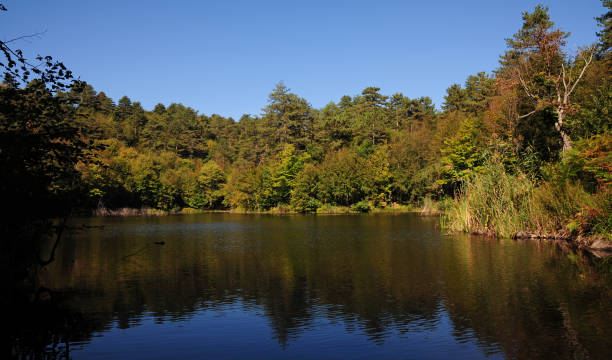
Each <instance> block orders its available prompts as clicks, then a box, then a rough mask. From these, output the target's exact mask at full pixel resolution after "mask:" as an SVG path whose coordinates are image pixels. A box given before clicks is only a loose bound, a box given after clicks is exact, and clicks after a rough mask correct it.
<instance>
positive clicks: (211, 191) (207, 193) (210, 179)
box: [185, 161, 226, 209]
mask: <svg viewBox="0 0 612 360" xmlns="http://www.w3.org/2000/svg"><path fill="white" fill-rule="evenodd" d="M225 182H226V176H225V173H224V172H223V170H222V169H221V167H219V165H217V163H215V162H214V161H209V162H207V163H205V164H204V165H203V166H202V167H201V168H200V169H199V170H198V171H197V172H196V173H195V178H194V179H190V184H189V187H188V190H187V193H186V194H185V198H186V199H185V201H186V203H187V204H188V205H189V206H190V207H192V208H195V209H218V208H219V207H220V206H221V203H222V201H223V196H224V194H223V190H222V189H223V185H224V184H225Z"/></svg>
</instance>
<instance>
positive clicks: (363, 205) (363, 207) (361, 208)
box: [351, 200, 372, 213]
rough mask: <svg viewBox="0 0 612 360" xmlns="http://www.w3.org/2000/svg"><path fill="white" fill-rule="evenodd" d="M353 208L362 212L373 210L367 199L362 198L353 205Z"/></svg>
mask: <svg viewBox="0 0 612 360" xmlns="http://www.w3.org/2000/svg"><path fill="white" fill-rule="evenodd" d="M351 210H353V211H357V212H362V213H367V212H370V210H372V207H371V206H370V204H368V203H367V202H366V201H363V200H362V201H360V202H358V203H356V204H353V205H351Z"/></svg>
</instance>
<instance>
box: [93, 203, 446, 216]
mask: <svg viewBox="0 0 612 360" xmlns="http://www.w3.org/2000/svg"><path fill="white" fill-rule="evenodd" d="M209 212H220V213H231V214H269V215H290V214H318V215H334V214H393V213H422V214H424V215H438V214H439V212H436V211H423V209H421V208H416V207H413V206H409V205H400V204H392V205H390V206H386V207H374V206H370V205H368V206H367V207H365V206H360V207H356V206H351V207H349V206H335V205H328V204H324V205H322V206H321V207H320V208H318V209H317V210H316V211H314V212H306V213H305V212H300V211H296V210H293V209H291V208H290V207H289V206H277V207H274V208H271V209H269V210H259V211H258V210H245V209H240V208H238V209H226V210H210V209H194V208H189V207H185V208H182V209H180V210H159V209H152V208H146V207H143V208H129V207H124V208H118V209H109V208H105V207H99V208H96V209H94V210H93V211H92V212H91V215H93V216H167V215H189V214H200V213H209Z"/></svg>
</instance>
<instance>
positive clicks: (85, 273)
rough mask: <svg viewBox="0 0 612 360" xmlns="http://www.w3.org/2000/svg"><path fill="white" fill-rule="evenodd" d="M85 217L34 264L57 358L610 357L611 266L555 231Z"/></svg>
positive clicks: (365, 221)
mask: <svg viewBox="0 0 612 360" xmlns="http://www.w3.org/2000/svg"><path fill="white" fill-rule="evenodd" d="M84 222H85V223H86V224H87V225H89V226H93V227H92V228H91V229H89V230H88V231H86V232H82V233H79V234H75V235H73V236H72V237H71V238H70V239H67V240H66V241H65V242H64V243H62V245H61V248H60V249H59V252H60V254H59V257H58V259H57V261H56V262H55V263H53V264H52V265H50V266H48V267H47V268H46V269H44V271H42V272H41V274H40V279H41V284H44V285H45V286H46V287H48V288H51V289H54V290H58V291H60V294H62V296H63V300H62V302H61V311H60V312H59V314H60V315H57V317H58V320H57V321H58V322H61V321H63V323H61V324H63V325H58V326H57V327H55V328H53V329H52V330H51V332H53V331H56V332H57V334H53V335H50V339H53V342H52V343H50V344H48V346H47V349H46V350H47V351H48V352H50V353H53V352H54V351H55V352H56V353H54V354H55V355H57V356H63V355H65V354H66V352H68V353H69V356H70V357H72V358H76V359H79V358H88V359H89V358H94V359H95V358H100V359H101V358H105V359H107V358H113V359H115V358H129V359H136V358H142V359H152V358H181V359H187V358H196V359H201V358H214V359H233V358H253V357H258V358H268V359H270V358H309V359H315V358H316V359H319V358H336V359H347V358H408V359H411V358H413V359H423V358H428V359H437V358H439V359H445V358H454V359H475V358H492V359H496V358H523V359H536V358H549V359H550V358H579V359H587V358H590V359H604V358H608V359H609V358H612V336H611V334H612V303H611V300H612V280H611V276H610V275H606V274H609V272H605V271H604V272H602V271H601V269H599V270H596V269H595V267H593V266H592V265H591V264H589V260H588V258H586V257H585V256H583V255H578V254H572V253H568V252H564V251H562V250H561V249H559V248H557V247H556V246H555V245H553V244H547V243H538V242H516V241H511V240H491V239H483V238H476V237H468V236H454V237H449V236H443V235H442V234H441V232H440V230H439V229H438V228H437V223H438V221H437V219H436V218H422V217H418V216H414V215H397V216H394V215H380V216H377V215H369V216H257V215H234V214H202V215H193V216H170V217H149V218H94V219H89V220H84ZM156 241H163V242H165V244H164V245H158V244H155V243H154V242H156ZM604 265H605V264H604ZM606 266H607V265H606ZM24 341H25V340H24ZM25 347H27V344H26V345H22V348H25Z"/></svg>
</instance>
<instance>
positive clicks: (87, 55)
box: [0, 0, 604, 119]
mask: <svg viewBox="0 0 612 360" xmlns="http://www.w3.org/2000/svg"><path fill="white" fill-rule="evenodd" d="M3 3H4V4H5V5H6V7H7V8H8V10H9V11H8V12H6V13H2V14H0V37H1V38H2V39H3V40H8V39H12V38H15V37H17V36H21V35H27V34H32V33H36V32H42V31H44V32H45V33H44V34H43V35H42V36H40V37H39V38H35V39H30V40H29V41H22V42H19V43H17V44H14V45H13V46H14V47H19V48H22V49H24V52H25V55H29V56H34V55H36V54H37V53H40V54H42V55H51V56H54V57H55V58H57V59H59V60H62V61H63V62H64V64H65V65H66V66H68V67H69V68H70V69H72V70H73V72H74V73H75V74H76V75H77V76H79V77H80V78H81V80H85V81H87V82H89V83H90V84H92V85H93V87H94V88H95V89H96V90H97V91H104V92H105V93H106V94H107V95H108V96H110V97H112V98H113V99H115V101H116V100H117V99H119V98H120V97H121V96H123V95H128V96H129V97H130V99H132V101H140V102H141V103H142V105H143V106H144V108H145V109H152V108H153V107H154V106H155V104H157V103H159V102H161V103H163V104H166V105H168V104H170V103H172V102H180V103H183V104H184V105H186V106H191V107H193V108H194V109H196V110H198V111H199V112H200V113H203V114H207V115H210V114H213V113H217V114H220V115H223V116H231V117H233V118H234V119H239V118H240V116H241V115H242V114H245V113H247V114H253V115H259V114H260V113H261V108H262V107H264V106H265V105H266V103H267V97H268V94H269V93H270V92H271V90H272V89H273V88H274V86H275V84H276V83H278V82H279V81H280V80H282V81H284V82H285V84H286V85H287V86H288V87H289V88H291V89H292V91H293V92H295V93H296V94H298V95H300V96H301V97H304V98H306V99H307V100H308V101H309V102H310V103H311V104H312V105H313V106H314V107H317V108H320V107H322V106H324V105H325V104H327V103H328V102H330V101H336V102H337V101H338V100H339V99H340V97H341V96H342V95H356V94H359V93H360V92H361V90H363V89H364V88H365V87H368V86H378V87H380V88H381V89H382V91H381V92H382V93H383V94H387V95H390V94H392V93H395V92H402V93H404V95H406V96H409V97H420V96H430V97H431V98H432V99H433V101H434V103H436V105H437V106H439V105H440V104H441V103H442V101H443V96H444V94H445V90H446V88H448V87H449V86H450V85H451V84H452V83H463V82H464V81H465V78H466V77H467V76H468V75H470V74H475V73H477V72H479V71H487V72H490V71H492V70H494V69H495V68H496V67H497V60H498V56H499V55H500V54H501V53H503V51H504V49H505V42H504V39H505V38H507V37H510V36H511V35H512V34H514V33H515V32H516V31H517V30H518V29H519V28H520V26H521V23H522V22H521V12H522V11H525V10H529V11H531V10H533V8H534V6H535V5H537V4H538V3H542V4H544V5H548V6H549V7H550V14H551V18H552V20H553V21H554V22H555V24H556V25H557V26H558V27H560V28H561V29H562V30H564V31H569V32H571V33H572V36H571V37H570V38H569V41H568V46H569V49H570V50H575V49H576V48H577V47H578V46H582V45H586V44H590V43H593V42H595V41H596V36H595V32H596V31H597V29H598V28H597V25H596V22H595V20H594V19H593V18H594V17H596V16H600V15H601V14H602V13H603V12H604V8H603V7H602V6H601V1H600V0H548V1H545V0H542V1H531V0H512V1H508V0H503V1H502V0H477V1H476V0H474V1H469V0H464V1H459V0H454V1H441V0H438V1H431V0H429V1H408V0H406V1H384V0H379V1H372V0H369V1H358V0H352V1H333V0H327V1H315V0H309V1H299V2H298V1H289V0H285V1H265V0H258V1H254V0H253V1H236V0H226V1H214V2H213V1H204V0H202V1H196V0H193V1H179V0H175V1H169V0H166V1H156V0H147V1H136V0H122V1H115V0H105V1H83V0H73V1H68V0H64V1H62V0H58V1H43V0H38V1H35V0H4V1H3Z"/></svg>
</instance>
